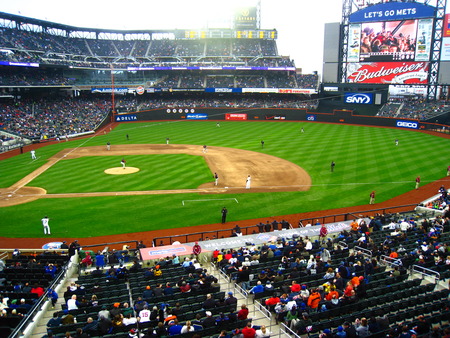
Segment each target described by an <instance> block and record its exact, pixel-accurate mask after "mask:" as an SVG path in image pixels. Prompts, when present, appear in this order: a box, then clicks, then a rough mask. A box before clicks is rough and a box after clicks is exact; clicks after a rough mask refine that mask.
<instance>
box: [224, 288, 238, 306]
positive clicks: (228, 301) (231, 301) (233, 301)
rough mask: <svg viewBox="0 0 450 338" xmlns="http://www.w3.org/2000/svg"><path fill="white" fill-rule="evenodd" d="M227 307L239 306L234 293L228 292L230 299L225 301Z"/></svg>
mask: <svg viewBox="0 0 450 338" xmlns="http://www.w3.org/2000/svg"><path fill="white" fill-rule="evenodd" d="M225 304H226V305H237V298H236V297H234V296H233V292H231V291H230V292H228V297H227V299H225Z"/></svg>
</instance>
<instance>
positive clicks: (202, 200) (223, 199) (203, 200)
mask: <svg viewBox="0 0 450 338" xmlns="http://www.w3.org/2000/svg"><path fill="white" fill-rule="evenodd" d="M229 200H235V202H236V203H239V201H238V200H237V198H207V199H201V200H183V201H181V204H183V206H184V202H205V201H206V202H209V201H229Z"/></svg>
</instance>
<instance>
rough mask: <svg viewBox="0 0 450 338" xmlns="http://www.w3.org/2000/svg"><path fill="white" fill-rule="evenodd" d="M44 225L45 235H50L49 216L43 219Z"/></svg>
mask: <svg viewBox="0 0 450 338" xmlns="http://www.w3.org/2000/svg"><path fill="white" fill-rule="evenodd" d="M41 221H42V226H43V227H44V235H50V225H49V224H48V221H49V218H48V216H45V217H44V218H43V219H42V220H41Z"/></svg>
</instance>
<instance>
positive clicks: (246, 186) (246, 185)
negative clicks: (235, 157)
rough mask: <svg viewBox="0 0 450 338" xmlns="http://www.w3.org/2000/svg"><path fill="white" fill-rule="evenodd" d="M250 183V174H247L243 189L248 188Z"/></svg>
mask: <svg viewBox="0 0 450 338" xmlns="http://www.w3.org/2000/svg"><path fill="white" fill-rule="evenodd" d="M251 184H252V178H251V176H250V175H248V176H247V181H246V182H245V189H250V185H251Z"/></svg>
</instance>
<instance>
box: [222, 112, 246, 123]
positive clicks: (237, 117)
mask: <svg viewBox="0 0 450 338" xmlns="http://www.w3.org/2000/svg"><path fill="white" fill-rule="evenodd" d="M225 120H229V121H244V120H247V114H235V113H227V114H225Z"/></svg>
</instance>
